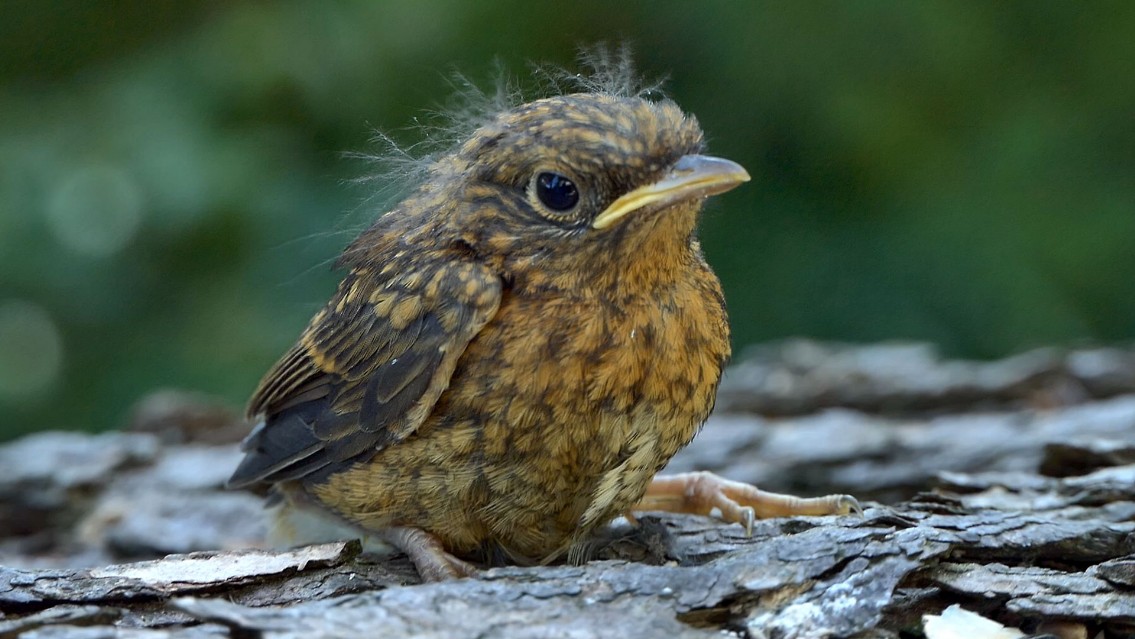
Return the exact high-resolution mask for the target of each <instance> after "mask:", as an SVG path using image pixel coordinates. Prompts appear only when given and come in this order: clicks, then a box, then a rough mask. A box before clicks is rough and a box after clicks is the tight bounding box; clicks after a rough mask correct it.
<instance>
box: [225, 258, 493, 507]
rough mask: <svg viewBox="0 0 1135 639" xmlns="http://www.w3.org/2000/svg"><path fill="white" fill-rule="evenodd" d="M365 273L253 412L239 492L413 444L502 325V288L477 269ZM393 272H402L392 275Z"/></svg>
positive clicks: (233, 482) (450, 266)
mask: <svg viewBox="0 0 1135 639" xmlns="http://www.w3.org/2000/svg"><path fill="white" fill-rule="evenodd" d="M415 266H416V268H414V269H412V270H405V269H404V270H401V271H399V270H398V269H396V268H394V267H393V266H391V265H388V266H387V267H386V268H383V269H382V270H381V272H379V271H378V269H377V268H373V269H372V268H367V267H359V268H356V269H354V270H352V271H351V273H350V274H348V276H347V277H346V278H345V279H344V280H343V282H342V283H340V285H339V289H338V291H337V292H336V295H335V297H333V298H332V299H331V301H330V302H329V303H328V304H327V306H326V307H325V308H324V309H323V310H322V311H320V312H319V314H317V315H316V316H315V317H314V318H312V320H311V322H310V323H309V324H308V326H307V329H305V331H304V333H303V335H302V336H301V337H300V340H299V342H298V343H297V344H296V345H295V346H293V347H292V349H291V350H289V351H288V352H287V353H286V354H285V355H284V356H283V357H282V358H281V359H280V361H279V362H277V363H276V365H275V366H274V367H273V368H272V370H270V371H269V372H268V374H267V375H266V376H265V377H264V379H263V381H261V382H260V387H259V388H258V389H257V391H256V393H255V394H254V395H253V397H252V400H251V402H250V403H249V414H250V416H257V415H262V416H263V421H261V422H260V423H259V424H258V425H257V427H256V428H255V429H253V431H252V433H250V434H249V436H248V437H247V438H245V440H244V443H243V444H242V448H243V450H244V451H245V456H244V459H243V461H241V463H240V466H238V467H237V469H236V471H235V472H234V473H233V476H232V478H230V479H229V485H230V486H232V487H243V486H248V485H251V484H255V483H261V482H264V483H274V482H280V481H286V480H289V479H297V478H301V477H305V476H308V475H311V474H312V473H316V472H318V471H320V470H322V469H326V468H335V467H337V466H338V465H341V464H343V463H347V462H350V461H353V460H356V459H362V458H365V457H366V456H369V455H372V454H373V453H374V452H376V451H378V450H380V449H382V448H384V447H386V446H389V445H391V444H393V443H395V442H398V441H400V440H402V439H404V438H405V437H407V436H408V435H410V434H411V433H413V432H414V431H415V430H416V429H417V428H418V426H419V425H421V423H422V422H423V421H425V419H426V417H427V416H428V415H429V413H430V411H431V410H432V409H433V406H434V404H435V403H436V402H437V399H438V397H439V396H440V395H441V393H442V392H443V391H444V390H445V389H446V388H447V387H448V386H449V380H450V376H451V375H452V374H453V371H454V369H455V368H456V366H457V360H458V359H459V358H460V357H461V354H462V353H463V352H464V350H465V347H466V346H467V345H468V344H469V342H470V340H472V339H473V337H474V336H476V334H477V333H478V332H479V331H480V330H481V328H482V327H484V325H485V324H486V323H487V322H488V321H489V320H490V319H491V318H492V317H493V315H494V314H495V313H496V311H497V307H498V305H499V303H500V297H501V281H500V279H499V278H498V277H496V276H495V275H494V274H492V273H491V272H490V271H489V270H488V269H486V268H485V267H483V266H481V265H478V264H473V263H469V262H453V261H446V262H435V263H431V264H427V265H420V264H417V265H415ZM387 271H391V272H393V274H392V275H387V274H386V273H387Z"/></svg>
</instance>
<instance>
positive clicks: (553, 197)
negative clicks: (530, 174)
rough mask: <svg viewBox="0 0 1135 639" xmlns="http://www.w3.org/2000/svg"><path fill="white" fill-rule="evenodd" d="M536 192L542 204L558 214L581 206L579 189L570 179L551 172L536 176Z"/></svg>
mask: <svg viewBox="0 0 1135 639" xmlns="http://www.w3.org/2000/svg"><path fill="white" fill-rule="evenodd" d="M534 187H535V188H534V190H535V191H536V198H537V199H539V200H540V203H541V204H543V205H544V206H546V207H548V208H549V209H551V210H553V211H556V212H557V213H563V212H565V211H570V210H571V209H573V208H575V205H576V204H579V189H578V188H576V186H575V182H572V181H571V179H569V178H568V177H566V176H564V175H561V174H559V173H553V172H551V171H544V172H542V173H539V174H537V175H536V179H535V183H534Z"/></svg>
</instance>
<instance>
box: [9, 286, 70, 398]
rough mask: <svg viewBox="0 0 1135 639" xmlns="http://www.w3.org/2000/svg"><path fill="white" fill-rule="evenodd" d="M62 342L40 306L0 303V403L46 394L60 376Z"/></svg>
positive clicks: (11, 301) (49, 317) (16, 301)
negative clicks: (1, 400)
mask: <svg viewBox="0 0 1135 639" xmlns="http://www.w3.org/2000/svg"><path fill="white" fill-rule="evenodd" d="M62 364H63V339H62V337H61V336H60V335H59V328H58V327H57V326H56V325H55V321H54V320H52V318H51V315H50V314H49V313H48V312H47V311H46V310H44V308H43V307H42V306H39V305H38V304H33V303H31V302H27V301H24V300H4V301H0V399H16V400H18V399H22V398H25V397H27V396H29V395H35V394H36V393H38V392H41V391H43V390H45V389H46V388H47V387H48V386H50V385H51V384H52V382H54V381H55V379H56V378H57V377H58V376H59V373H60V369H61V368H62Z"/></svg>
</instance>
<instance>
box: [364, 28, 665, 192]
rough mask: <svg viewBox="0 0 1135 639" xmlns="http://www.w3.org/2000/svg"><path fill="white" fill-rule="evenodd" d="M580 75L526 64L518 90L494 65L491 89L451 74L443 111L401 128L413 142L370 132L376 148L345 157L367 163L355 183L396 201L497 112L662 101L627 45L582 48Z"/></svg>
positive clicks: (433, 111) (656, 83) (656, 82)
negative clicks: (583, 99)
mask: <svg viewBox="0 0 1135 639" xmlns="http://www.w3.org/2000/svg"><path fill="white" fill-rule="evenodd" d="M577 62H578V66H579V68H580V69H581V70H580V71H573V70H571V69H568V68H566V67H563V66H560V65H554V64H544V63H533V64H531V65H530V71H531V84H532V85H533V86H531V87H529V88H527V89H526V88H524V87H523V86H522V82H521V81H519V79H518V78H516V77H515V76H513V75H511V74H510V73H509V72H508V70H507V69H505V68H504V67H503V65H502V64H501V63H500V62H499V61H498V62H497V65H496V66H497V68H496V73H495V79H494V82H493V84H492V86H491V88H489V89H486V88H485V87H482V86H480V85H478V84H477V83H476V82H474V81H473V80H472V79H470V78H469V77H468V76H467V75H465V74H463V73H461V72H460V71H454V72H452V73H451V74H450V76H449V85H450V87H451V89H452V94H451V95H450V97H449V99H448V100H447V101H446V103H445V104H444V105H443V106H440V107H436V108H434V109H430V110H427V111H426V112H425V113H424V116H423V117H422V118H421V119H419V118H415V122H414V124H413V125H410V126H408V127H406V130H408V131H409V132H410V133H411V134H412V135H415V136H417V137H418V141H416V142H414V143H412V144H409V145H403V144H399V143H398V142H397V141H395V139H394V138H393V137H392V136H391V135H389V134H388V133H386V132H384V131H381V130H376V131H375V132H374V136H373V138H372V140H371V142H372V143H373V144H374V145H376V146H377V147H378V149H377V150H376V151H374V152H371V153H351V154H348V156H349V157H354V158H358V159H362V160H364V161H366V162H368V163H369V164H370V165H371V167H372V171H371V172H370V173H369V174H368V175H365V176H363V177H361V178H359V179H358V180H357V181H358V182H360V183H362V184H366V185H367V186H370V187H372V188H374V187H377V190H376V192H375V193H373V194H372V195H375V196H383V199H385V198H386V197H390V196H393V197H398V196H401V195H405V193H406V192H407V191H408V190H409V189H411V188H413V186H415V185H416V184H418V183H420V182H421V181H422V180H424V179H426V177H427V176H428V175H429V172H430V169H431V167H432V166H433V165H434V163H435V162H436V161H437V159H438V158H440V157H442V156H444V155H446V154H448V153H450V152H451V151H453V150H454V149H455V148H456V147H457V146H458V145H460V144H461V143H462V142H464V141H465V140H467V139H468V138H469V137H470V136H471V135H472V134H473V133H474V132H475V131H476V130H477V129H479V128H481V127H483V126H485V125H487V124H489V123H491V122H492V121H493V120H494V119H495V118H496V117H498V116H499V115H500V114H501V113H503V112H505V111H508V110H509V109H512V108H514V107H517V106H519V105H521V104H523V103H525V102H528V101H531V100H535V99H539V98H547V97H552V96H557V95H568V94H572V93H594V94H599V95H608V96H612V97H620V98H629V97H638V98H644V99H654V100H657V99H664V98H665V94H664V92H663V91H662V84H663V83H664V81H665V79H664V78H659V79H655V80H651V81H646V80H645V79H644V78H643V77H641V76H640V75H639V73H638V71H637V69H636V67H635V63H634V56H633V52H632V50H631V47H630V45H629V44H626V43H623V44H621V45H619V46H618V47H617V48H612V47H610V46H608V45H607V44H605V43H598V44H595V45H592V46H582V47H580V49H579V51H578V53H577Z"/></svg>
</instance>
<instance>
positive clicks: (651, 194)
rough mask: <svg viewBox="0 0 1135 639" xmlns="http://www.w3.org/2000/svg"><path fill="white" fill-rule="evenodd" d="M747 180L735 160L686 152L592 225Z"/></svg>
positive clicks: (599, 225) (604, 225)
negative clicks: (661, 173)
mask: <svg viewBox="0 0 1135 639" xmlns="http://www.w3.org/2000/svg"><path fill="white" fill-rule="evenodd" d="M748 181H749V173H748V172H747V171H745V169H744V168H742V167H741V165H740V164H737V163H736V162H730V161H729V160H723V159H721V158H715V157H710V156H708V155H683V156H682V157H681V158H679V159H678V161H677V162H675V163H674V166H673V167H672V168H671V169H670V171H669V172H668V173H666V175H664V176H662V179H661V180H659V181H657V182H654V183H653V184H647V185H646V186H640V187H639V188H637V189H635V190H633V191H631V192H630V193H627V194H625V195H623V196H622V197H620V198H619V199H617V200H615V201H614V202H612V203H611V206H608V207H607V209H606V210H604V211H603V212H602V213H600V214H599V215H598V216H596V218H595V219H594V220H592V221H591V227H592V228H596V229H604V228H607V227H608V226H611V225H612V224H614V223H615V222H617V221H619V220H621V219H623V218H624V217H625V216H627V215H628V214H630V213H634V212H635V211H640V210H642V209H644V208H647V207H649V208H651V209H658V208H662V207H665V206H669V205H671V204H674V203H676V202H681V201H683V200H692V199H694V198H705V197H709V196H711V195H717V194H718V193H724V192H726V191H728V190H729V189H732V188H734V187H736V186H739V185H741V184H742V183H744V182H748Z"/></svg>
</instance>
